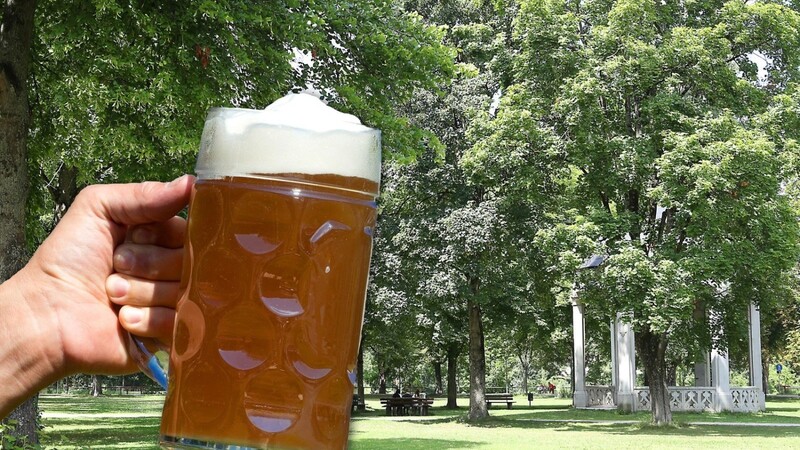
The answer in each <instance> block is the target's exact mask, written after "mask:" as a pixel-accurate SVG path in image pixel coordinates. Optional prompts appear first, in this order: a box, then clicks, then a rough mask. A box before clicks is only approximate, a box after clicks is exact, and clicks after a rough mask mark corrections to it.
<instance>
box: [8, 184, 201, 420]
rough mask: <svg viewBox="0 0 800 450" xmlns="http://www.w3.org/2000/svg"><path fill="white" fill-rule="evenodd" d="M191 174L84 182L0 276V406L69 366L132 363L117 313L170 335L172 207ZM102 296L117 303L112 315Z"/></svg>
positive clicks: (141, 328)
mask: <svg viewBox="0 0 800 450" xmlns="http://www.w3.org/2000/svg"><path fill="white" fill-rule="evenodd" d="M193 182H194V179H193V178H192V177H190V176H184V177H181V178H179V179H177V180H175V181H172V182H171V183H152V182H151V183H139V184H119V185H97V186H90V187H88V188H86V189H84V190H83V191H82V192H81V193H80V194H79V195H78V197H77V198H76V199H75V202H74V203H73V204H72V206H71V207H70V209H69V211H68V212H67V214H65V216H64V218H63V219H62V220H61V222H60V223H59V224H58V226H57V227H56V229H55V230H53V232H52V233H51V235H50V237H48V238H47V239H46V240H45V242H44V243H42V245H41V246H40V247H39V249H38V250H37V251H36V253H35V254H34V255H33V257H32V258H31V260H30V262H29V263H28V264H27V265H26V266H25V268H23V269H22V270H21V271H20V272H18V273H17V274H16V275H15V276H14V277H12V278H11V279H10V280H8V281H7V282H6V283H3V284H2V285H0V288H2V290H0V341H2V339H4V338H5V339H6V340H5V344H4V345H3V346H2V348H0V363H3V364H0V384H2V383H3V382H7V381H10V382H11V385H12V386H14V387H13V389H9V394H8V395H6V396H5V397H6V398H3V397H4V396H3V395H0V412H2V411H3V410H4V409H5V408H6V407H7V406H8V405H9V404H12V406H13V403H14V402H19V401H21V399H24V397H23V395H30V394H32V393H34V392H35V391H36V389H41V388H43V387H45V386H46V385H47V384H49V383H51V382H53V381H55V380H56V379H58V378H60V377H63V376H66V375H69V374H72V373H79V372H87V373H109V374H113V373H126V372H132V371H135V370H136V365H135V363H134V361H133V359H132V358H131V357H130V355H129V354H128V352H127V344H126V339H127V338H126V333H125V329H124V328H123V327H122V326H121V325H120V321H122V324H124V326H125V328H127V329H129V330H131V331H132V332H134V333H136V334H140V335H144V336H152V337H156V338H159V339H162V340H168V339H169V338H170V335H171V332H172V321H173V318H174V311H172V310H171V308H172V307H174V302H175V300H176V292H177V283H176V282H175V281H174V280H176V279H177V277H179V276H180V273H179V272H180V261H181V256H180V255H181V249H180V243H182V240H183V237H182V233H183V224H182V221H181V220H180V219H176V218H175V217H174V216H175V214H176V213H177V212H178V211H180V210H181V209H182V208H183V207H184V206H185V205H186V204H187V203H188V200H189V196H190V192H191V188H192V185H193ZM126 237H127V238H128V239H127V242H126ZM115 269H116V272H117V273H116V274H115ZM122 280H124V281H127V282H128V286H129V289H128V290H127V291H125V290H124V289H122V286H123V285H124V282H123V281H122ZM107 288H108V292H107V290H106V289H107ZM109 296H111V297H112V298H113V300H114V303H117V304H119V305H123V306H122V308H121V310H120V315H121V316H120V318H119V320H118V317H117V306H116V305H115V304H114V303H112V302H111V301H110V300H109ZM137 318H138V319H139V320H136V319H137ZM6 363H7V364H6ZM18 372H22V373H18ZM9 398H10V399H9Z"/></svg>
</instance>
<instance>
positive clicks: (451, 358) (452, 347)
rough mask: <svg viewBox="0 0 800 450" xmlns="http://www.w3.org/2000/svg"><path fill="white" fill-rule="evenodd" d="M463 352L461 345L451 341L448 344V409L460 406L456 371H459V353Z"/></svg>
mask: <svg viewBox="0 0 800 450" xmlns="http://www.w3.org/2000/svg"><path fill="white" fill-rule="evenodd" d="M459 353H461V349H460V346H459V345H458V344H457V343H455V342H451V343H450V344H448V346H447V406H446V408H447V409H456V408H458V403H457V401H456V400H457V396H458V385H456V372H457V371H458V354H459Z"/></svg>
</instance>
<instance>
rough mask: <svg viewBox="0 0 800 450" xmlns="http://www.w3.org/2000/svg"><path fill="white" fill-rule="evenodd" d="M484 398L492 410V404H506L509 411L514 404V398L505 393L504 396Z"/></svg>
mask: <svg viewBox="0 0 800 450" xmlns="http://www.w3.org/2000/svg"><path fill="white" fill-rule="evenodd" d="M484 398H485V399H486V407H487V408H491V407H492V403H505V404H506V408H507V409H511V405H512V404H513V403H515V402H514V396H513V395H511V394H509V393H507V392H504V393H502V394H484Z"/></svg>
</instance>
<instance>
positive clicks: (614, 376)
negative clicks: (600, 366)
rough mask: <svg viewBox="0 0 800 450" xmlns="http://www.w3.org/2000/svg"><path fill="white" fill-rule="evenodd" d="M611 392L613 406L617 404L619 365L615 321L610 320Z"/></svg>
mask: <svg viewBox="0 0 800 450" xmlns="http://www.w3.org/2000/svg"><path fill="white" fill-rule="evenodd" d="M609 328H610V330H611V392H613V393H614V404H615V405H616V404H617V387H619V364H618V362H617V321H616V320H611V325H610V327H609Z"/></svg>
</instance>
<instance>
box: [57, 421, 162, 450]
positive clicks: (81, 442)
mask: <svg viewBox="0 0 800 450" xmlns="http://www.w3.org/2000/svg"><path fill="white" fill-rule="evenodd" d="M160 422H161V419H160V418H158V417H143V418H135V419H131V418H119V419H110V418H104V419H93V418H86V419H76V418H68V419H46V420H44V426H45V428H44V432H43V439H42V441H43V443H44V444H45V446H46V447H45V448H61V447H71V446H75V447H78V448H93V447H87V445H97V446H98V447H96V448H102V445H101V443H103V442H105V443H114V444H115V448H131V449H133V448H137V449H141V448H153V449H157V448H158V433H159V431H158V430H159V426H160ZM126 444H127V445H128V446H127V447H126V446H125V445H126Z"/></svg>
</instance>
